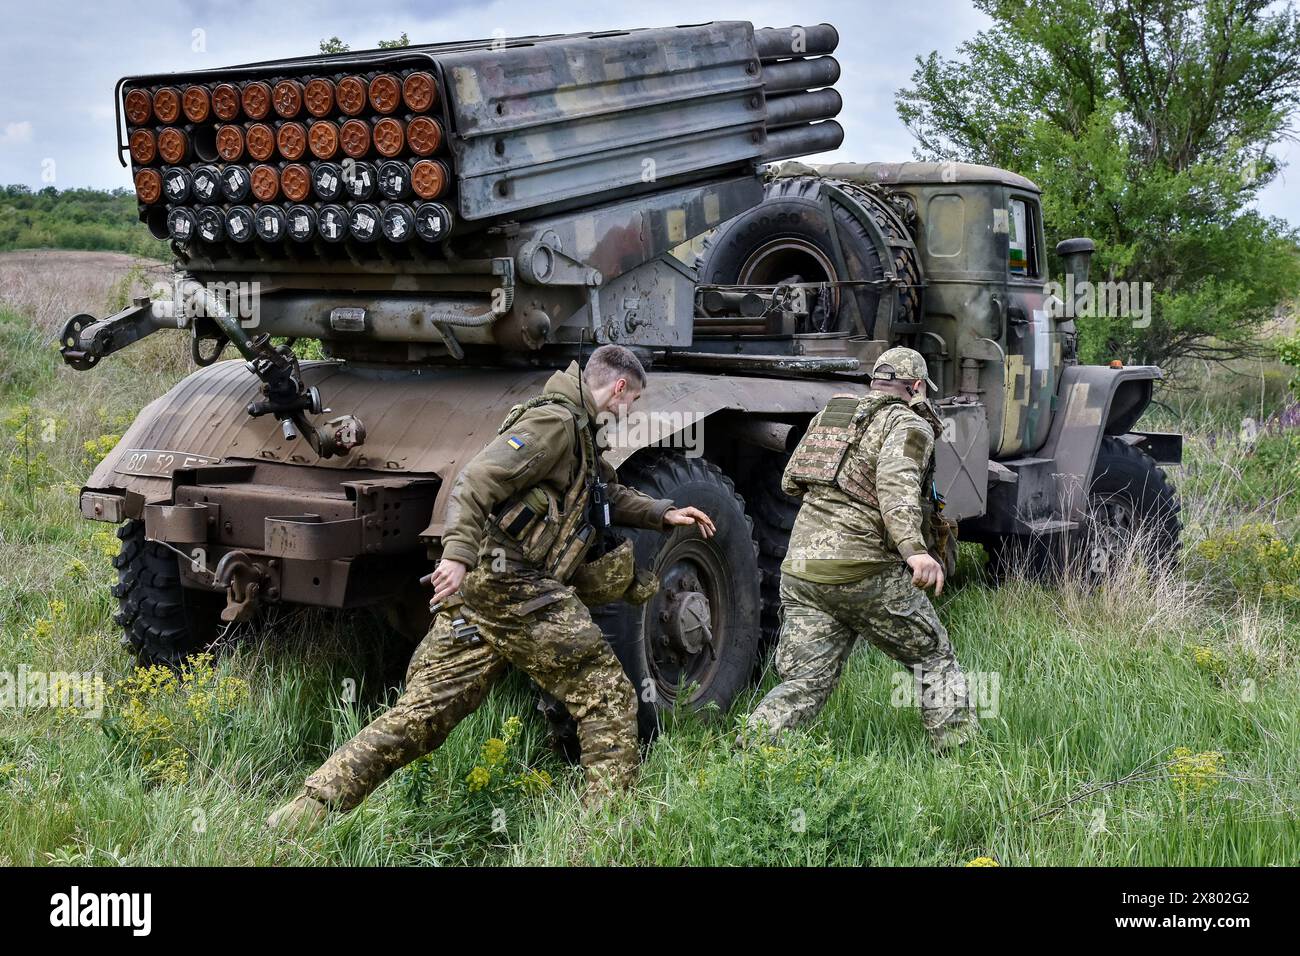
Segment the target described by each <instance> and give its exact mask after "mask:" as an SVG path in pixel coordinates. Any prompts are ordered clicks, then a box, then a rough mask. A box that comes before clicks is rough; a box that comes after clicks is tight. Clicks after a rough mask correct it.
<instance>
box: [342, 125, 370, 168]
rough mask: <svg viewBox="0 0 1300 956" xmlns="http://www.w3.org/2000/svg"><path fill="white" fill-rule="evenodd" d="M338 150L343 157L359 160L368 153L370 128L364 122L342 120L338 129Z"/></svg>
mask: <svg viewBox="0 0 1300 956" xmlns="http://www.w3.org/2000/svg"><path fill="white" fill-rule="evenodd" d="M339 148H340V149H341V150H343V155H344V156H349V157H351V158H352V159H360V158H361V157H362V156H365V155H366V153H368V152H370V126H369V125H367V123H366V121H365V120H359V119H350V120H344V121H343V125H342V126H340V127H339Z"/></svg>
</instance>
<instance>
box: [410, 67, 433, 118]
mask: <svg viewBox="0 0 1300 956" xmlns="http://www.w3.org/2000/svg"><path fill="white" fill-rule="evenodd" d="M402 100H403V102H405V103H406V108H407V109H409V110H410V111H411V112H412V113H423V112H424V111H425V110H427V109H431V108H432V107H433V105H434V104H435V103H437V102H438V84H436V83H435V82H434V81H433V77H432V76H431V75H430V74H428V73H425V72H424V71H423V70H417V71H416V72H414V73H412V74H411V75H410V76H408V77H407V78H406V79H405V80H403V81H402Z"/></svg>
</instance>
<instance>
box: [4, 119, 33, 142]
mask: <svg viewBox="0 0 1300 956" xmlns="http://www.w3.org/2000/svg"><path fill="white" fill-rule="evenodd" d="M31 141H32V123H31V120H23V121H21V122H18V123H5V128H4V132H3V133H0V146H17V145H19V144H20V143H30V142H31Z"/></svg>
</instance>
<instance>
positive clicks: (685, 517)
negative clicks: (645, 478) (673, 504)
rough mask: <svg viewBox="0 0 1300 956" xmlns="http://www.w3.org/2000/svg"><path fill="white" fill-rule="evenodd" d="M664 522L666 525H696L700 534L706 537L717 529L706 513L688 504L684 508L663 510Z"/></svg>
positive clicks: (711, 535)
mask: <svg viewBox="0 0 1300 956" xmlns="http://www.w3.org/2000/svg"><path fill="white" fill-rule="evenodd" d="M664 524H666V525H687V524H693V525H697V526H698V527H699V529H700V534H702V535H703V536H704V537H706V538H712V537H713V535H714V532H716V531H717V530H718V529H717V528H716V527H715V526H714V524H713V519H712V518H710V517H709V516H708V515H706V514H705V513H704V512H703V511H701V510H700V509H699V508H692V507H690V506H689V505H688V506H687V507H685V508H671V509H669V510H668V511H666V512H664Z"/></svg>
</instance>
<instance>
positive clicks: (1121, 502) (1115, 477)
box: [1077, 436, 1183, 581]
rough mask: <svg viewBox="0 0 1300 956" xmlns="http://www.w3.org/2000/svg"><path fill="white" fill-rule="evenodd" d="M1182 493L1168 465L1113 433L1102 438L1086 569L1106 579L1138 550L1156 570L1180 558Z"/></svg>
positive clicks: (1085, 542)
mask: <svg viewBox="0 0 1300 956" xmlns="http://www.w3.org/2000/svg"><path fill="white" fill-rule="evenodd" d="M1180 510H1181V506H1180V504H1179V502H1178V493H1177V492H1176V491H1175V490H1174V486H1173V483H1172V482H1170V481H1169V478H1168V476H1167V475H1166V474H1165V472H1164V469H1162V468H1160V467H1159V466H1158V465H1156V463H1155V461H1154V460H1153V459H1152V458H1151V456H1150V455H1148V454H1147V453H1146V452H1144V451H1142V450H1141V449H1139V448H1137V447H1135V446H1133V445H1129V444H1127V443H1125V442H1122V441H1120V440H1119V439H1118V438H1111V437H1109V436H1107V437H1105V438H1103V439H1102V440H1101V448H1100V450H1099V451H1098V452H1097V464H1096V465H1095V466H1094V468H1093V472H1092V484H1091V485H1090V486H1089V488H1088V514H1087V516H1086V520H1085V522H1084V534H1083V535H1081V536H1080V537H1079V538H1078V539H1077V540H1078V541H1079V542H1080V543H1081V544H1082V546H1083V554H1082V555H1081V558H1082V564H1083V568H1084V573H1085V574H1086V575H1087V577H1088V578H1089V579H1092V580H1096V581H1100V580H1102V579H1104V578H1105V577H1106V576H1107V575H1108V574H1109V573H1110V572H1111V571H1112V570H1113V569H1115V568H1122V567H1124V566H1125V565H1126V564H1127V562H1128V560H1129V557H1128V556H1129V555H1131V554H1132V553H1133V552H1134V550H1135V549H1137V551H1138V554H1139V557H1140V558H1142V559H1143V561H1144V562H1145V563H1146V565H1147V567H1149V568H1150V569H1151V570H1153V571H1157V572H1159V571H1165V570H1168V569H1169V568H1170V567H1171V566H1172V565H1173V563H1174V562H1175V561H1176V560H1177V558H1178V548H1179V538H1180V536H1181V534H1182V530H1183V526H1182V522H1181V521H1180V520H1179V512H1180Z"/></svg>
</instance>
